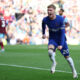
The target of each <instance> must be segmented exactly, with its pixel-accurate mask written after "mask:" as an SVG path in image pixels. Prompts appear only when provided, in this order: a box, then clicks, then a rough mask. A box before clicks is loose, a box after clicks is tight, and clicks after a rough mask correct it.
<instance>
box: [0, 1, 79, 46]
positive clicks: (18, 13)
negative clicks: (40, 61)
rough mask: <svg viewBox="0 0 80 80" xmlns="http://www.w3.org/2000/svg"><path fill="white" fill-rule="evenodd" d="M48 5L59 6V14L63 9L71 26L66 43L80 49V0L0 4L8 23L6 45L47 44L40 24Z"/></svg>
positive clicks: (0, 9)
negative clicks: (77, 46)
mask: <svg viewBox="0 0 80 80" xmlns="http://www.w3.org/2000/svg"><path fill="white" fill-rule="evenodd" d="M49 4H55V5H56V7H57V9H56V13H57V14H58V13H59V9H60V8H63V9H64V10H65V12H64V15H65V16H66V17H67V18H68V21H69V24H70V26H69V27H68V28H67V31H66V36H67V42H68V44H70V45H80V0H0V12H2V13H3V14H4V18H5V19H6V21H7V23H8V25H7V38H4V39H3V42H4V45H15V44H26V45H40V44H47V43H48V40H47V39H45V40H43V39H42V38H41V37H42V28H41V24H42V19H43V17H45V16H46V15H47V6H48V5H49ZM46 31H47V32H48V29H46ZM47 34H48V33H47Z"/></svg>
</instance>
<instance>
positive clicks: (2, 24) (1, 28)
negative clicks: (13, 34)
mask: <svg viewBox="0 0 80 80" xmlns="http://www.w3.org/2000/svg"><path fill="white" fill-rule="evenodd" d="M0 33H4V34H5V33H6V21H5V19H4V18H0Z"/></svg>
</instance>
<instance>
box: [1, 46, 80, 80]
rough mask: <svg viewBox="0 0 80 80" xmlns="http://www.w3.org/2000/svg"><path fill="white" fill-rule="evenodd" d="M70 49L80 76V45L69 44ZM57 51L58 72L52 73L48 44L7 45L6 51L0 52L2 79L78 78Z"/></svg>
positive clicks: (45, 79) (71, 79) (64, 79)
mask: <svg viewBox="0 0 80 80" xmlns="http://www.w3.org/2000/svg"><path fill="white" fill-rule="evenodd" d="M69 49H70V55H71V57H72V58H73V60H74V63H75V67H76V70H77V72H78V76H80V46H69ZM56 53H57V54H56V61H57V67H56V72H55V73H54V74H51V73H50V68H51V64H52V63H51V61H50V59H49V57H48V52H47V46H46V45H40V46H34V45H31V46H28V45H15V46H11V45H7V46H5V52H3V53H0V80H76V79H73V78H72V73H71V69H70V67H69V65H68V63H67V61H66V60H65V59H64V57H63V56H62V55H61V54H60V52H59V51H57V52H56ZM77 80H80V77H79V78H78V79H77Z"/></svg>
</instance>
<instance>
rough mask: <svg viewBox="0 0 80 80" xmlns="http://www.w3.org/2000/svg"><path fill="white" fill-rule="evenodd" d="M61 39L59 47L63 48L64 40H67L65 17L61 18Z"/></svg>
mask: <svg viewBox="0 0 80 80" xmlns="http://www.w3.org/2000/svg"><path fill="white" fill-rule="evenodd" d="M59 36H60V41H59V46H58V49H60V50H61V49H62V47H63V44H64V41H65V26H64V19H63V18H61V26H60V35H59Z"/></svg>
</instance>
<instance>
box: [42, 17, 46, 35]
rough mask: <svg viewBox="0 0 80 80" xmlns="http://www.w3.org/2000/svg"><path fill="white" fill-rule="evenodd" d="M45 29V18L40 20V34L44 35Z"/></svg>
mask: <svg viewBox="0 0 80 80" xmlns="http://www.w3.org/2000/svg"><path fill="white" fill-rule="evenodd" d="M45 29H46V21H45V18H44V19H43V20H42V34H45Z"/></svg>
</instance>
